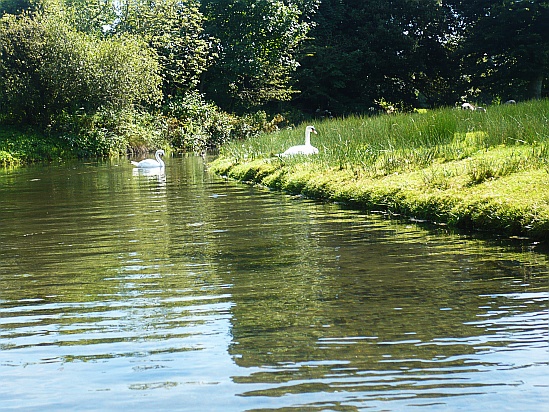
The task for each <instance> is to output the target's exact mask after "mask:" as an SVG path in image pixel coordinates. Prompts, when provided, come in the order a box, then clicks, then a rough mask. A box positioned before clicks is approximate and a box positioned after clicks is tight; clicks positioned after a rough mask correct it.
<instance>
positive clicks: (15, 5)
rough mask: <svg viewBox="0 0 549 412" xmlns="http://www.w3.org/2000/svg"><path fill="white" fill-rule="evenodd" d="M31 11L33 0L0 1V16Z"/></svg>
mask: <svg viewBox="0 0 549 412" xmlns="http://www.w3.org/2000/svg"><path fill="white" fill-rule="evenodd" d="M32 9H33V0H0V16H1V15H2V14H4V13H7V14H20V13H22V12H23V11H26V10H32Z"/></svg>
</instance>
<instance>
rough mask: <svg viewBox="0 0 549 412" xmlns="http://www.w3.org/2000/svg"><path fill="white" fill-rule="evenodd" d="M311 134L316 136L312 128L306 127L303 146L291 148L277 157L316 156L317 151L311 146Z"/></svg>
mask: <svg viewBox="0 0 549 412" xmlns="http://www.w3.org/2000/svg"><path fill="white" fill-rule="evenodd" d="M311 132H312V133H314V134H317V132H316V129H315V127H314V126H307V127H306V128H305V144H302V145H298V146H292V147H290V148H289V149H288V150H286V151H285V152H284V153H281V154H279V156H282V157H286V156H293V155H311V154H317V153H318V149H317V148H316V147H314V146H312V145H311Z"/></svg>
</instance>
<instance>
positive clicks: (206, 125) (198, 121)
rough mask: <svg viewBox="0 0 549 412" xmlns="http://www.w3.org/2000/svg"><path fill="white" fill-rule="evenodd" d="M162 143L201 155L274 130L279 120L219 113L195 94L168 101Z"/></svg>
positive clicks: (264, 114)
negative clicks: (231, 142) (199, 152)
mask: <svg viewBox="0 0 549 412" xmlns="http://www.w3.org/2000/svg"><path fill="white" fill-rule="evenodd" d="M163 113H164V118H163V122H164V127H163V129H164V131H165V135H164V137H165V140H166V141H168V142H169V143H170V144H171V145H172V146H173V147H175V148H177V149H179V150H183V151H186V150H190V151H202V150H204V149H213V148H218V147H220V146H222V145H223V144H225V143H228V142H229V141H232V140H241V139H248V138H250V137H254V136H257V135H259V134H260V133H262V132H272V131H274V130H276V128H277V124H278V123H279V122H281V121H282V120H283V119H282V118H281V116H275V117H274V118H273V119H272V120H271V121H268V120H267V114H266V113H265V112H262V111H259V112H256V113H253V114H247V115H244V116H241V117H238V116H235V115H232V114H229V113H226V112H224V111H222V110H220V109H219V108H218V107H217V106H216V105H215V104H213V103H210V102H206V101H205V100H204V99H203V97H202V95H200V94H199V93H197V92H192V93H189V94H187V95H185V96H182V97H178V98H176V99H172V100H171V101H169V102H168V103H167V104H166V105H165V106H164V108H163Z"/></svg>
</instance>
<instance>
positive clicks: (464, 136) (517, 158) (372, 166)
mask: <svg viewBox="0 0 549 412" xmlns="http://www.w3.org/2000/svg"><path fill="white" fill-rule="evenodd" d="M548 116H549V101H547V100H541V101H531V102H525V103H521V104H517V105H513V106H505V105H501V106H496V105H495V106H490V107H489V108H488V110H487V112H486V113H483V112H471V111H464V110H458V109H453V108H447V109H440V110H433V111H427V112H426V113H414V114H400V115H399V114H397V115H383V116H377V117H360V116H351V117H347V118H344V119H334V120H323V121H321V122H317V123H316V124H315V127H316V129H317V130H318V132H319V134H318V135H315V136H314V137H313V141H312V144H313V145H315V146H316V147H318V149H319V154H318V155H315V156H308V157H305V156H294V157H289V158H280V157H277V156H276V154H277V153H281V152H283V151H284V150H285V149H286V148H288V147H289V146H293V145H296V144H302V143H303V131H304V126H302V127H296V128H295V129H291V130H290V129H287V130H280V131H277V132H275V133H271V134H266V135H262V136H259V137H255V138H253V139H249V140H246V141H239V142H231V143H229V144H227V145H226V146H224V147H223V148H222V150H221V154H220V157H219V158H218V159H216V160H215V161H214V162H212V163H211V168H212V170H214V171H215V172H216V173H218V174H221V175H226V176H229V177H231V178H235V179H239V180H242V181H248V182H253V183H257V184H262V185H266V186H269V187H271V188H275V189H278V190H285V191H288V192H291V193H300V194H304V195H306V196H309V197H312V198H319V199H327V200H333V201H338V202H344V203H348V204H352V205H355V206H356V207H360V208H364V209H374V208H375V209H378V208H384V209H385V210H388V211H390V212H394V213H400V214H402V213H404V214H406V215H408V216H413V217H417V218H421V219H428V220H431V221H436V222H439V223H445V224H449V225H454V226H458V227H467V228H474V229H482V230H490V231H494V232H498V233H501V234H506V235H520V236H530V237H533V238H543V239H545V238H549V236H547V235H548V234H549V233H548V231H549V118H548Z"/></svg>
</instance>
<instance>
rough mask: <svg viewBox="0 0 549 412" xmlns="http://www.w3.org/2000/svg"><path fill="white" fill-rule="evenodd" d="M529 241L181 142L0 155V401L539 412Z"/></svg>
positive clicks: (545, 322)
mask: <svg viewBox="0 0 549 412" xmlns="http://www.w3.org/2000/svg"><path fill="white" fill-rule="evenodd" d="M548 256H549V255H548V254H547V252H546V251H545V252H544V250H543V249H542V246H541V245H535V244H532V242H528V241H519V240H514V241H507V240H491V241H485V240H480V239H476V238H474V237H471V236H463V235H456V234H448V233H446V232H445V231H444V230H443V229H430V228H426V227H421V226H418V225H416V224H414V223H410V222H408V223H406V222H401V223H398V222H395V221H389V220H386V219H383V218H381V217H376V216H370V215H364V214H361V213H359V212H353V211H348V210H342V209H340V208H338V207H337V206H334V205H322V204H317V203H314V202H309V201H306V200H302V199H296V198H292V197H289V196H286V195H283V194H278V193H270V192H268V191H266V190H262V189H258V188H251V187H248V186H245V185H240V184H237V183H233V182H226V181H223V180H222V179H220V178H218V177H215V176H212V175H211V174H209V173H208V172H207V171H206V170H205V167H204V164H203V161H202V159H200V158H194V157H188V158H172V159H168V160H167V167H166V175H165V176H144V175H139V174H135V173H134V171H133V169H132V167H131V165H129V162H127V161H126V160H125V159H124V160H120V161H118V162H106V163H74V164H65V165H46V166H44V165H37V166H31V167H25V168H18V169H15V170H4V171H2V170H0V383H1V384H0V410H2V411H12V410H14V411H15V410H17V411H37V410H40V411H44V410H79V411H107V410H123V409H124V410H134V411H141V410H143V411H148V410H156V411H269V410H283V411H294V410H295V411H356V410H387V411H409V410H422V411H431V410H432V411H439V410H449V411H454V410H463V411H483V412H484V411H487V410H496V411H502V410H509V411H515V410H520V411H542V410H543V411H544V410H546V407H547V405H548V404H549V349H548V338H549V336H548V335H549V333H548V329H549V314H548V308H547V302H548V298H549V293H548V280H549V265H548Z"/></svg>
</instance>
